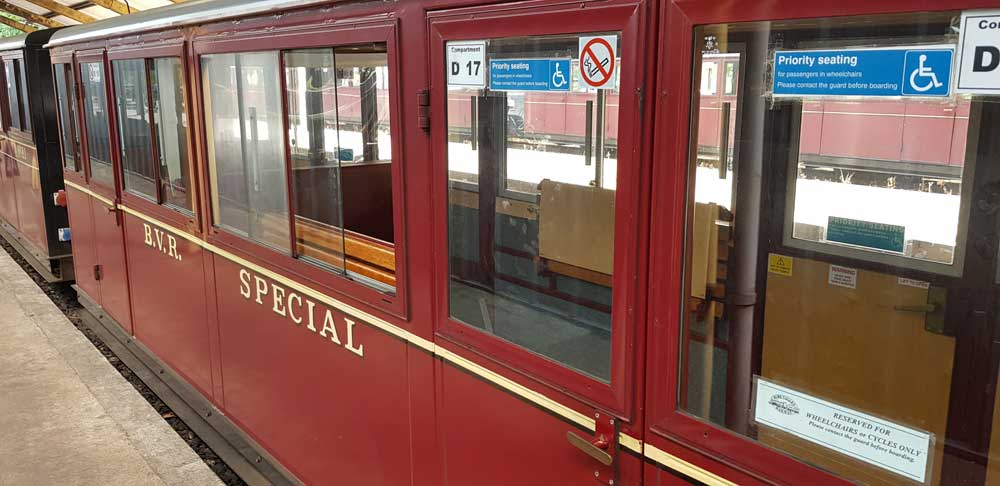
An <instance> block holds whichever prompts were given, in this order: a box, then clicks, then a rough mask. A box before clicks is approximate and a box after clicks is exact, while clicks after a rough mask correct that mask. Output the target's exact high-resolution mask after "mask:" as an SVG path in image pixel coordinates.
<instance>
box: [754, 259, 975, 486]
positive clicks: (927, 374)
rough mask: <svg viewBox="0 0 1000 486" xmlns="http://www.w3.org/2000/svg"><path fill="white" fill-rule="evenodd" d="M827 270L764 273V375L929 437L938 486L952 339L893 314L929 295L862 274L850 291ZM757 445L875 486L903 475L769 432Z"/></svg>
mask: <svg viewBox="0 0 1000 486" xmlns="http://www.w3.org/2000/svg"><path fill="white" fill-rule="evenodd" d="M829 271H830V265H829V264H825V263H821V262H817V261H814V260H808V259H805V258H796V259H795V267H794V272H791V275H790V276H785V275H780V274H775V273H771V272H768V275H767V296H766V307H765V319H764V343H763V345H764V347H763V363H762V371H761V374H762V375H763V376H764V377H766V378H768V379H770V380H773V381H775V382H778V383H781V384H782V385H785V386H788V387H790V388H794V389H797V390H800V391H802V392H803V393H807V394H810V395H814V396H816V397H819V398H822V399H825V400H828V401H831V402H834V403H837V404H841V405H843V406H846V407H849V408H852V409H855V410H859V411H863V412H866V413H869V414H872V415H876V416H880V417H882V418H884V419H886V420H889V421H891V422H894V423H897V424H900V425H903V426H906V427H912V428H916V429H921V430H925V431H928V432H930V433H932V434H934V436H935V437H936V442H935V445H934V452H933V466H932V470H931V473H930V476H929V477H930V478H931V483H930V484H939V483H940V472H941V458H942V451H943V446H944V434H945V427H946V423H947V417H948V399H949V395H950V392H951V375H952V363H953V360H954V352H955V341H954V338H951V337H947V336H941V335H937V334H933V333H930V332H927V331H925V330H924V315H923V314H921V313H915V312H904V311H899V310H896V309H895V306H897V305H921V304H925V303H926V302H927V290H926V289H921V288H916V287H912V286H906V285H900V283H899V280H898V278H897V277H895V276H892V275H885V274H881V273H875V272H869V271H865V270H859V271H858V276H857V288H855V289H851V288H845V287H839V286H833V285H830V284H829V283H828V278H829ZM759 439H760V441H761V442H764V443H766V444H769V445H771V446H773V447H776V448H778V449H781V450H783V451H786V452H789V453H791V454H792V455H794V456H796V457H798V458H800V459H803V460H805V461H807V462H809V463H812V464H815V465H817V466H819V467H822V468H824V469H828V470H830V471H832V472H834V473H837V474H839V475H842V476H844V477H847V478H851V479H853V480H855V481H861V482H863V483H866V484H873V485H896V484H909V483H907V482H906V481H904V480H903V479H902V477H901V476H898V475H896V474H893V473H891V472H889V471H886V470H884V469H881V468H878V467H875V466H871V465H869V464H867V463H863V462H861V461H857V460H854V459H852V458H849V457H847V456H844V455H841V454H838V453H836V452H833V451H831V450H829V449H826V448H824V447H821V446H818V445H815V444H813V443H811V442H807V441H804V440H802V439H799V438H797V437H794V436H791V435H789V434H787V433H783V432H779V431H777V430H774V429H770V428H767V427H761V428H760V430H759Z"/></svg>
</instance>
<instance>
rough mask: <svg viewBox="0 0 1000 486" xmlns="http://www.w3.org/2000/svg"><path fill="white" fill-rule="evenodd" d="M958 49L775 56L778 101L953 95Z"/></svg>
mask: <svg viewBox="0 0 1000 486" xmlns="http://www.w3.org/2000/svg"><path fill="white" fill-rule="evenodd" d="M954 53H955V48H954V46H952V45H934V46H912V47H879V48H867V49H836V50H807V51H775V53H774V67H773V70H772V72H773V80H772V94H773V95H774V96H799V97H801V96H809V97H812V96H935V97H943V96H948V95H950V94H951V66H952V58H953V57H954Z"/></svg>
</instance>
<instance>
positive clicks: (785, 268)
mask: <svg viewBox="0 0 1000 486" xmlns="http://www.w3.org/2000/svg"><path fill="white" fill-rule="evenodd" d="M794 264H795V259H793V258H792V257H790V256H787V255H779V254H777V253H771V254H769V255H768V256H767V271H768V272H771V273H774V274H778V275H784V276H786V277H791V276H792V265H794Z"/></svg>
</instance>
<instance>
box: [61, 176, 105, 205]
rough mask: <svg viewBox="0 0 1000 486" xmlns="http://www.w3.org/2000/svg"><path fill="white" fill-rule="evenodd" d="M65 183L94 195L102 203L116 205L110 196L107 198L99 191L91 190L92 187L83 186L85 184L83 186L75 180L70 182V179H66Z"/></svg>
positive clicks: (91, 195)
mask: <svg viewBox="0 0 1000 486" xmlns="http://www.w3.org/2000/svg"><path fill="white" fill-rule="evenodd" d="M63 184H64V185H67V186H69V187H72V188H73V189H76V190H78V191H80V192H82V193H84V194H86V195H88V196H90V197H93V198H95V199H97V200H98V201H101V202H102V203H104V204H107V205H108V206H111V207H115V203H114V201H112V200H110V199H108V198H106V197H104V196H102V195H100V194H98V193H96V192H94V191H91V190H90V189H88V188H86V187H83V186H81V185H79V184H77V183H75V182H70V181H67V180H64V181H63Z"/></svg>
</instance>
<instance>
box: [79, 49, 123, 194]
mask: <svg viewBox="0 0 1000 486" xmlns="http://www.w3.org/2000/svg"><path fill="white" fill-rule="evenodd" d="M73 63H74V64H73V70H74V72H75V73H76V83H77V86H76V89H77V109H78V110H79V111H77V114H78V116H77V118H78V120H77V121H78V122H79V125H78V128H79V129H81V130H80V146H81V149H80V151H81V155H82V157H83V159H84V164H83V166H84V168H85V170H84V172H85V177H86V184H87V186H89V187H90V188H91V189H92V190H94V192H97V193H98V194H100V195H102V196H104V197H106V198H108V199H111V200H115V199H116V193H117V192H118V189H119V188H120V187H121V181H120V177H119V175H118V174H119V169H118V167H119V166H120V165H121V161H120V158H119V157H118V150H117V145H116V144H117V138H118V130H117V128H116V126H117V123H118V121H117V118H116V113H115V110H112V109H111V100H112V99H113V94H112V91H111V85H112V84H113V83H112V82H111V81H112V79H111V65H110V63H108V58H107V53H106V52H105V50H104V49H97V50H91V51H84V52H80V53H77V54H76V55H75V56H74V57H73ZM93 63H100V64H101V69H103V70H104V96H105V104H106V106H107V110H108V123H107V126H106V127H105V129H106V130H107V131H108V145H109V147H110V150H109V151H110V157H109V158H110V159H111V160H109V161H108V162H109V163H110V164H111V173H112V176H113V178H112V185H111V186H108V185H107V184H105V183H104V182H102V181H95V180H93V170H92V167H91V166H90V141H89V140H87V136H86V130H87V117H86V116H85V115H84V110H83V107H84V101H83V94H84V88H83V69H82V66H83V65H84V64H93Z"/></svg>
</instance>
